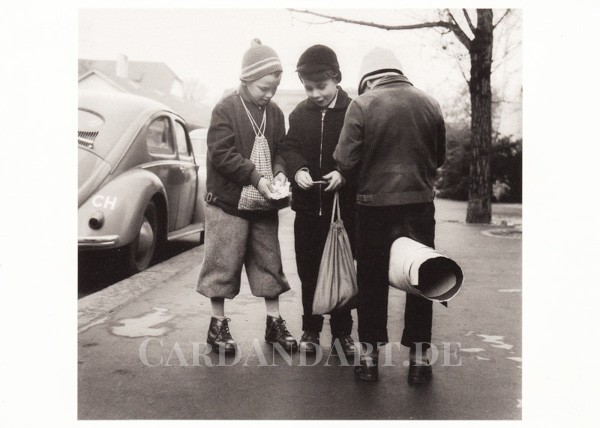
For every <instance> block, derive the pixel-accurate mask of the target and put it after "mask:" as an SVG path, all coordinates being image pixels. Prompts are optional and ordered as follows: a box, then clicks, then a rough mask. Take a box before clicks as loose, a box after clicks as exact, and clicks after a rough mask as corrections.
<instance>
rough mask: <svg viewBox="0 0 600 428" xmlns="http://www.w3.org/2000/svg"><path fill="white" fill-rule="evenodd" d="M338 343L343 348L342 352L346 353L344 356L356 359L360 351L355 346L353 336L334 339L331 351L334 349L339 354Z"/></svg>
mask: <svg viewBox="0 0 600 428" xmlns="http://www.w3.org/2000/svg"><path fill="white" fill-rule="evenodd" d="M336 342H338V343H339V344H340V345H339V346H341V348H342V351H343V352H344V355H345V356H346V357H348V358H349V357H354V355H355V354H356V352H357V351H358V349H357V348H356V345H355V344H354V340H353V339H352V336H350V335H349V334H347V335H345V336H340V337H334V338H333V340H332V342H331V349H333V350H334V351H335V352H336V353H337V352H338V347H337V346H335V344H336Z"/></svg>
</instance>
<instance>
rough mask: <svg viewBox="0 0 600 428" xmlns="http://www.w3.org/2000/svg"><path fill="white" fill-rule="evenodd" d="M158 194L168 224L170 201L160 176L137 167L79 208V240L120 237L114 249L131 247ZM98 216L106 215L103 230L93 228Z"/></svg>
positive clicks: (95, 194)
mask: <svg viewBox="0 0 600 428" xmlns="http://www.w3.org/2000/svg"><path fill="white" fill-rule="evenodd" d="M156 195H160V196H159V197H160V198H162V201H161V202H162V203H163V204H164V208H165V213H164V214H165V216H163V217H161V216H160V215H159V218H163V219H164V221H165V224H168V223H167V219H168V211H169V210H168V202H167V201H168V199H167V195H166V191H165V189H164V187H163V185H162V183H161V181H160V179H159V178H158V177H157V176H156V175H154V174H153V173H151V172H149V171H146V170H143V169H139V168H136V169H133V170H130V171H127V172H125V173H123V174H121V175H119V176H117V177H116V178H114V179H113V180H111V181H109V182H108V183H107V184H106V185H104V186H103V187H101V188H100V189H99V190H97V191H96V192H95V193H93V194H92V195H91V196H90V197H89V198H88V200H87V201H85V202H84V203H83V204H82V205H81V207H80V208H79V215H78V217H79V218H78V222H79V231H78V232H79V238H80V239H81V238H82V237H89V238H95V237H102V236H115V235H116V236H118V240H117V242H116V243H115V245H113V247H115V248H116V247H121V246H123V245H127V244H129V243H130V242H131V241H132V240H133V239H134V238H135V237H136V236H137V233H138V231H139V230H140V227H141V225H142V218H143V213H144V210H145V208H146V206H147V204H148V202H149V201H150V200H152V198H154V197H155V196H156ZM159 209H160V207H159ZM95 215H101V216H103V220H104V221H103V225H102V227H101V228H99V229H92V228H91V227H90V225H89V221H90V218H91V217H92V216H95Z"/></svg>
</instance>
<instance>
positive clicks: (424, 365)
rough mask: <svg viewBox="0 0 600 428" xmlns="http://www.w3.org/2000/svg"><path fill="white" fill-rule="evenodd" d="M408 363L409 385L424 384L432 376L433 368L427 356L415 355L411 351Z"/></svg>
mask: <svg viewBox="0 0 600 428" xmlns="http://www.w3.org/2000/svg"><path fill="white" fill-rule="evenodd" d="M409 363H410V364H409V367H408V383H409V385H425V384H427V383H429V382H430V381H431V378H432V377H433V370H432V368H431V363H430V362H429V359H428V358H427V357H425V356H422V357H416V356H415V355H414V354H413V352H412V351H411V353H410V357H409Z"/></svg>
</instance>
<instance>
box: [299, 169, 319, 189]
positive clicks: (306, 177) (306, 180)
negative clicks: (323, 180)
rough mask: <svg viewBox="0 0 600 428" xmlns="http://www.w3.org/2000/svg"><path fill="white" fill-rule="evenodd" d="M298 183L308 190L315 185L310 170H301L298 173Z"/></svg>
mask: <svg viewBox="0 0 600 428" xmlns="http://www.w3.org/2000/svg"><path fill="white" fill-rule="evenodd" d="M295 178H296V183H298V186H300V188H301V189H304V190H308V189H310V188H311V187H313V186H314V185H315V183H313V180H312V177H311V176H310V174H309V173H308V171H304V170H300V171H298V172H297V173H296V177H295Z"/></svg>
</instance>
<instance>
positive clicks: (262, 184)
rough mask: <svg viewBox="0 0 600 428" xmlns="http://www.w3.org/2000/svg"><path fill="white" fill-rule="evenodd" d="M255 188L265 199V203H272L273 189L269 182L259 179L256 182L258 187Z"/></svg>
mask: <svg viewBox="0 0 600 428" xmlns="http://www.w3.org/2000/svg"><path fill="white" fill-rule="evenodd" d="M256 188H257V189H258V191H259V192H260V194H261V195H263V196H264V197H265V199H266V200H267V201H273V200H274V198H273V193H274V192H275V191H274V189H273V186H272V185H271V183H270V182H269V180H267V179H266V178H264V177H261V179H260V180H258V186H257V187H256Z"/></svg>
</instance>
